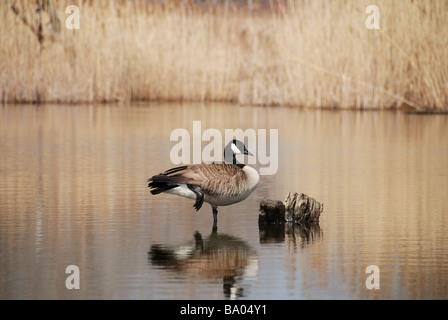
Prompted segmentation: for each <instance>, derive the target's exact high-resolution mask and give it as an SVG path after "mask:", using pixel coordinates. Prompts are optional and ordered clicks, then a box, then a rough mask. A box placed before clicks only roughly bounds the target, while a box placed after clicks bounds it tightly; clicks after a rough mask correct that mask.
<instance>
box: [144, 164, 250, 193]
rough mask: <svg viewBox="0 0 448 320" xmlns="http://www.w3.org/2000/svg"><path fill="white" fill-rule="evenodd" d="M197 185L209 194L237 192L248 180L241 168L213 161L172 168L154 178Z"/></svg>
mask: <svg viewBox="0 0 448 320" xmlns="http://www.w3.org/2000/svg"><path fill="white" fill-rule="evenodd" d="M154 179H155V180H157V181H159V182H166V183H185V184H192V185H197V186H199V187H200V188H201V190H202V191H203V192H205V193H207V194H210V195H215V194H221V195H222V194H236V193H238V191H239V186H240V185H241V184H242V183H243V182H244V181H245V180H246V176H245V174H244V172H243V170H242V169H241V168H239V167H238V166H236V165H233V164H227V163H212V164H199V165H191V166H182V167H176V168H172V169H170V170H167V171H165V172H164V173H161V174H159V175H156V176H154V177H152V180H154Z"/></svg>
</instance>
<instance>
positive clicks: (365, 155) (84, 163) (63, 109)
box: [0, 104, 448, 299]
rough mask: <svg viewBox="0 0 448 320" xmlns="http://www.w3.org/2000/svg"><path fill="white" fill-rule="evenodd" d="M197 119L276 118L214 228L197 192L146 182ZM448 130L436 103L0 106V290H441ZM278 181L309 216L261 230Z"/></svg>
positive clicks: (344, 294)
mask: <svg viewBox="0 0 448 320" xmlns="http://www.w3.org/2000/svg"><path fill="white" fill-rule="evenodd" d="M194 120H201V121H202V122H201V125H202V130H205V129H207V128H216V129H218V130H222V132H224V129H226V128H229V129H236V128H242V129H248V128H253V129H278V134H279V152H278V161H279V168H278V171H277V173H276V174H275V175H271V176H262V177H261V182H260V185H259V187H258V189H257V190H256V191H255V192H254V193H253V194H252V195H251V196H250V197H249V198H248V199H246V200H245V201H244V202H241V203H238V204H236V205H233V206H230V207H222V208H221V210H220V212H219V222H218V231H217V232H212V214H211V209H210V206H209V205H207V204H206V205H204V206H203V208H202V209H201V210H200V211H199V212H195V210H194V209H193V208H192V205H193V202H192V201H191V200H188V199H183V198H177V197H174V196H171V195H159V196H151V195H150V194H149V191H148V189H147V188H146V179H147V178H148V177H150V176H151V175H153V174H156V173H159V172H161V171H163V170H165V169H168V168H169V167H172V166H173V164H172V163H171V162H170V156H169V155H170V150H171V148H172V147H173V145H174V144H175V142H170V134H171V132H172V131H173V130H174V129H176V128H185V129H187V130H189V131H190V132H192V126H193V121H194ZM447 137H448V117H446V116H417V115H406V114H402V113H392V112H364V113H361V112H349V111H344V112H334V111H315V110H297V109H293V108H278V107H276V108H266V107H237V106H232V105H209V106H204V105H143V104H142V105H140V104H136V105H131V106H104V105H100V106H65V105H48V106H21V105H15V106H2V107H0V148H1V149H0V150H1V153H0V299H233V298H237V299H238V298H239V299H326V298H335V299H434V298H435V299H446V298H448V233H447V232H446V226H447V225H448V140H447ZM206 144H208V143H204V146H205V145H206ZM254 167H255V168H257V169H259V168H260V165H254ZM290 191H297V192H303V193H306V194H308V195H310V196H312V197H314V198H316V199H317V200H318V201H320V202H323V203H325V210H324V212H323V213H322V216H321V221H320V223H319V224H318V225H312V226H303V227H292V226H277V227H276V228H269V229H261V230H260V229H259V227H258V208H259V203H260V201H261V200H263V199H279V200H283V199H284V198H285V196H286V194H287V193H288V192H290ZM149 252H150V253H149ZM69 265H76V266H78V267H79V270H80V289H79V290H68V289H67V288H66V285H65V283H66V279H67V277H68V276H69V274H66V273H65V270H66V267H67V266H69ZM369 265H376V266H378V268H379V270H380V289H377V290H368V289H367V288H366V279H367V277H368V276H369V274H367V273H366V267H367V266H369Z"/></svg>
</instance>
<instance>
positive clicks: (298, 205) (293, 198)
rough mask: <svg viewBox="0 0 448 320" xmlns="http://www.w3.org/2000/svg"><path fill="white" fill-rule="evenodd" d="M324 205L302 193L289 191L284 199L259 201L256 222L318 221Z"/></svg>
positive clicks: (262, 223)
mask: <svg viewBox="0 0 448 320" xmlns="http://www.w3.org/2000/svg"><path fill="white" fill-rule="evenodd" d="M323 210H324V205H323V204H321V203H320V202H318V201H316V200H315V199H313V198H311V197H309V196H307V195H306V194H304V193H297V192H290V193H288V195H287V196H286V198H285V200H284V201H283V202H282V201H279V200H263V201H261V202H260V212H259V216H258V223H259V224H261V225H264V224H275V223H284V222H294V223H304V222H318V221H319V217H320V214H321V213H322V211H323Z"/></svg>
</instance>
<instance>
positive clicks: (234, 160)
mask: <svg viewBox="0 0 448 320" xmlns="http://www.w3.org/2000/svg"><path fill="white" fill-rule="evenodd" d="M224 160H225V161H226V162H228V163H229V162H230V161H227V160H228V159H227V157H226V150H224ZM231 163H232V164H234V165H236V166H238V167H240V168H241V169H243V168H244V166H245V164H244V163H241V162H239V161H238V160H236V156H235V153H233V152H232V162H231Z"/></svg>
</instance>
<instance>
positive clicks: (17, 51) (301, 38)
mask: <svg viewBox="0 0 448 320" xmlns="http://www.w3.org/2000/svg"><path fill="white" fill-rule="evenodd" d="M15 3H16V5H17V7H19V8H20V9H21V12H22V13H23V14H27V15H29V17H30V19H31V18H32V17H33V10H34V9H33V8H34V6H33V1H28V0H16V1H15ZM54 3H55V4H56V7H57V11H58V14H59V17H60V18H61V25H62V31H61V32H60V33H58V34H56V35H55V37H54V39H53V40H51V39H50V38H49V37H47V38H46V39H45V41H44V42H43V45H42V47H41V46H40V45H39V42H38V41H37V39H36V36H35V35H34V34H33V33H32V32H31V31H30V29H29V28H28V27H27V26H25V25H24V24H23V22H22V21H21V20H20V19H19V17H18V16H16V15H15V14H13V13H12V10H11V9H10V8H9V7H8V2H6V1H1V3H0V17H1V19H2V24H1V25H0V28H1V38H0V70H1V74H0V99H1V101H2V102H5V103H9V102H63V103H76V102H109V101H126V102H129V101H136V100H150V101H203V102H207V101H221V102H234V103H239V104H259V105H294V106H304V107H340V108H357V109H367V108H374V109H382V108H398V107H401V106H403V105H408V106H409V105H410V106H412V107H415V108H429V109H447V108H448V81H447V80H448V79H447V76H448V50H447V49H446V48H448V32H447V29H446V27H445V26H446V21H448V1H446V0H445V1H442V0H421V1H376V3H375V4H376V5H377V6H378V7H379V8H380V14H381V20H380V27H381V29H380V30H369V29H367V28H366V27H365V20H366V18H367V16H368V14H366V13H365V8H366V7H367V6H368V5H370V4H371V1H370V0H369V1H364V0H353V1H350V0H346V1H342V0H341V1H323V0H321V1H317V0H316V1H300V2H289V4H288V5H284V6H280V7H279V8H278V9H277V13H276V14H272V13H270V14H266V13H264V14H254V15H248V14H243V13H238V12H236V11H234V10H231V9H229V10H226V9H225V8H215V10H209V11H207V10H197V9H196V7H195V6H193V5H184V6H181V5H169V6H168V7H160V6H156V5H151V4H148V2H144V1H140V2H131V1H128V2H126V1H119V0H115V1H92V2H86V1H82V2H77V4H78V5H79V6H80V10H81V20H80V29H79V30H68V29H66V28H65V19H66V17H68V15H67V14H65V6H66V5H68V4H69V2H66V1H63V0H57V1H54ZM44 26H45V24H44ZM44 32H48V30H44Z"/></svg>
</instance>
